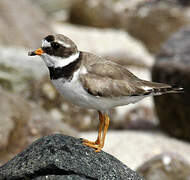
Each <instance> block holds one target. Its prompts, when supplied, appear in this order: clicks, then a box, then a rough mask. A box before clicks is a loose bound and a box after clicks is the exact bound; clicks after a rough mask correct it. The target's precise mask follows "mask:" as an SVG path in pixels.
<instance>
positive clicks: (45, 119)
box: [0, 89, 77, 164]
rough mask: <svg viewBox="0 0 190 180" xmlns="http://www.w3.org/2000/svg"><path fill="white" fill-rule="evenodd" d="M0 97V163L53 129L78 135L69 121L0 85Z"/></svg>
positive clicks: (53, 131) (52, 131)
mask: <svg viewBox="0 0 190 180" xmlns="http://www.w3.org/2000/svg"><path fill="white" fill-rule="evenodd" d="M0 101H1V106H0V164H2V163H4V162H6V161H7V160H9V159H10V158H12V157H13V156H14V155H15V154H17V153H18V152H20V151H21V150H22V149H23V148H25V147H26V146H27V145H29V144H31V143H32V142H33V141H34V140H36V139H37V138H39V137H41V136H44V135H48V134H51V133H55V132H57V133H58V132H59V133H65V134H68V135H72V136H77V132H76V131H75V130H73V128H71V127H70V126H69V125H67V124H65V123H63V122H62V121H61V120H59V119H56V118H54V119H53V118H51V115H50V113H47V112H45V111H44V110H43V109H42V108H41V107H40V106H38V105H35V104H34V103H29V102H27V101H26V100H25V99H24V98H23V97H21V96H19V95H16V94H13V93H11V94H10V93H8V92H6V91H4V90H2V89H0ZM52 124H53V126H52Z"/></svg>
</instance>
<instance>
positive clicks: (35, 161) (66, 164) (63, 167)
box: [0, 134, 143, 180]
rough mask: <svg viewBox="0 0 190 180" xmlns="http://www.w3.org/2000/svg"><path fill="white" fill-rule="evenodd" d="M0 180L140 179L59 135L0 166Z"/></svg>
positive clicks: (101, 154) (78, 141)
mask: <svg viewBox="0 0 190 180" xmlns="http://www.w3.org/2000/svg"><path fill="white" fill-rule="evenodd" d="M0 179H1V180H5V179H10V180H11V179H38V180H39V179H52V180H54V179H117V180H118V179H125V180H143V178H142V177H141V176H139V175H138V174H137V173H136V172H134V171H132V170H131V169H129V168H128V167H127V166H125V165H124V164H123V163H121V162H120V161H119V160H117V159H116V158H114V157H113V156H111V155H109V154H107V153H105V152H103V151H101V152H99V153H96V152H94V149H92V148H89V147H86V146H84V145H82V143H81V139H76V138H73V137H70V136H64V135H60V134H54V135H50V136H46V137H43V138H41V139H39V140H37V141H35V142H34V143H33V144H32V145H30V146H29V147H28V148H27V149H26V150H24V151H23V152H21V153H20V154H18V155H17V156H16V157H14V158H13V159H12V160H10V161H9V162H7V163H6V164H5V165H3V166H2V167H0Z"/></svg>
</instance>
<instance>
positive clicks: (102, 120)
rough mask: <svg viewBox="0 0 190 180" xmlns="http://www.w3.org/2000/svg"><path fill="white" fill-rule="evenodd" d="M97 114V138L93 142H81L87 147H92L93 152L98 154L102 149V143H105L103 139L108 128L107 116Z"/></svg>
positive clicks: (108, 120)
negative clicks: (98, 123)
mask: <svg viewBox="0 0 190 180" xmlns="http://www.w3.org/2000/svg"><path fill="white" fill-rule="evenodd" d="M98 113H99V120H100V126H99V131H98V138H97V140H96V141H95V142H91V141H88V140H85V139H84V140H83V144H84V145H86V146H89V147H92V148H94V149H96V150H95V152H100V151H101V149H102V148H103V147H104V142H105V137H106V133H107V130H108V127H109V122H110V119H109V116H108V115H107V114H105V115H103V114H102V113H101V112H98ZM103 124H104V130H103V136H102V135H101V134H102V128H103Z"/></svg>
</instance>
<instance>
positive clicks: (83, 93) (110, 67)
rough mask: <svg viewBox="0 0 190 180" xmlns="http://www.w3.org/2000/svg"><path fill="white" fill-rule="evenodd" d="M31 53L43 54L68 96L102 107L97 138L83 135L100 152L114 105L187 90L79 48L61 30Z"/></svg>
mask: <svg viewBox="0 0 190 180" xmlns="http://www.w3.org/2000/svg"><path fill="white" fill-rule="evenodd" d="M29 55H30V56H35V55H39V56H40V57H41V58H42V59H43V61H44V62H45V64H46V66H47V67H48V69H49V73H50V79H51V81H52V83H53V85H54V86H55V88H56V89H57V90H58V91H59V93H60V94H61V95H63V96H64V97H65V99H67V100H68V101H70V102H72V103H73V104H75V105H78V106H80V107H83V108H89V109H95V110H97V111H98V113H99V121H100V123H99V130H98V137H97V140H96V141H95V142H93V141H88V140H86V139H83V144H85V145H86V146H89V147H92V148H95V151H96V152H99V151H100V150H101V149H102V148H103V146H104V142H105V136H106V133H107V130H108V126H109V122H110V119H109V116H108V111H109V109H110V108H113V107H116V106H123V105H127V104H131V103H136V102H138V101H140V100H141V99H143V98H145V97H149V96H153V95H161V94H166V93H178V92H182V91H183V88H179V87H174V86H171V85H168V84H164V83H155V82H149V81H145V80H142V79H139V78H138V77H136V76H135V75H134V74H132V73H131V72H129V71H128V70H127V69H126V68H125V67H123V66H121V65H119V64H116V63H114V62H111V61H108V60H106V59H104V58H102V57H99V56H97V55H94V54H92V53H88V52H82V51H79V50H78V49H77V46H76V45H75V43H74V42H73V41H72V40H71V39H69V38H68V37H66V36H64V35H61V34H55V35H48V36H47V37H45V38H44V39H43V40H42V47H41V48H39V49H37V50H35V51H31V52H29Z"/></svg>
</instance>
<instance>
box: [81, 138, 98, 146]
mask: <svg viewBox="0 0 190 180" xmlns="http://www.w3.org/2000/svg"><path fill="white" fill-rule="evenodd" d="M82 141H83V143H88V144H94V145H95V144H96V145H98V144H100V140H99V139H97V140H96V141H89V140H87V139H83V140H82Z"/></svg>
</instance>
